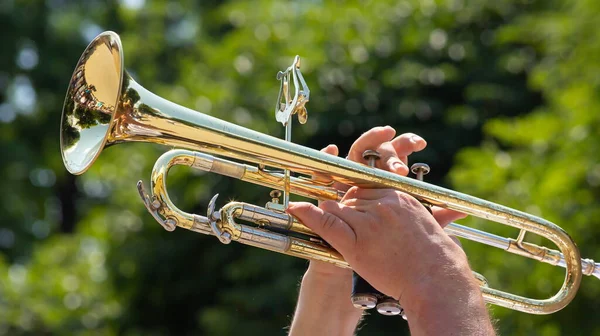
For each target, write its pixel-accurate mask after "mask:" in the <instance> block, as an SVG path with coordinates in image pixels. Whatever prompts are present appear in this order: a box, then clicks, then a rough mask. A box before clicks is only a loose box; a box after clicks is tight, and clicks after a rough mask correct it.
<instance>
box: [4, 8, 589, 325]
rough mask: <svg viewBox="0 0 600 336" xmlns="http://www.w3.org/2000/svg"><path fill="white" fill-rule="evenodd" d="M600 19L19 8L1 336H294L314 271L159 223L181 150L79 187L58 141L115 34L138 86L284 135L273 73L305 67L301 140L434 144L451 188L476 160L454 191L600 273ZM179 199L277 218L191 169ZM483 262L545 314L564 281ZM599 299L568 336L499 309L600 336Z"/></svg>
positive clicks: (142, 157)
mask: <svg viewBox="0 0 600 336" xmlns="http://www.w3.org/2000/svg"><path fill="white" fill-rule="evenodd" d="M599 6H600V5H599V4H596V2H594V1H591V0H587V1H586V0H581V1H574V2H572V1H566V0H562V1H558V0H554V1H539V2H538V1H525V0H500V1H483V0H468V1H456V0H448V1H441V0H440V1H434V0H430V1H417V0H410V1H401V2H397V1H391V0H381V1H370V2H362V1H349V2H315V1H294V2H288V1H278V0H259V1H253V2H241V1H227V2H224V3H220V2H214V1H209V2H206V1H203V2H201V3H197V2H195V1H189V0H188V1H182V2H169V1H152V2H150V1H147V2H146V1H143V0H138V1H135V0H127V1H121V2H109V3H104V2H81V3H79V4H75V3H72V4H71V3H69V2H60V1H35V0H33V1H5V2H2V3H0V30H1V31H2V32H3V48H1V49H0V158H1V159H0V160H1V161H0V162H1V164H0V173H1V174H2V176H4V177H5V179H4V181H3V182H4V183H3V184H2V186H1V187H0V188H1V192H0V203H1V204H2V210H3V211H2V215H3V216H2V224H1V225H0V251H1V252H0V253H1V254H0V256H1V257H2V259H0V334H2V333H4V334H11V335H13V334H16V335H19V334H44V333H47V334H117V333H118V334H131V335H135V334H145V335H147V334H156V335H163V334H177V335H179V334H209V335H229V334H237V333H239V332H240V330H242V331H243V332H244V333H245V334H248V335H255V334H256V335H259V334H260V335H264V334H284V333H285V329H284V328H285V327H286V326H287V325H288V324H289V321H290V319H291V315H292V313H293V310H294V304H295V298H296V295H297V286H298V282H299V279H300V277H301V275H302V273H303V271H304V269H305V267H306V262H305V261H302V260H297V259H294V258H291V257H286V256H280V255H276V254H273V253H270V252H266V251H262V250H257V249H254V248H251V247H246V246H240V245H237V244H233V245H231V246H223V245H221V244H219V243H218V241H217V240H216V239H214V237H208V236H206V237H205V236H199V235H198V234H194V233H192V232H189V231H185V232H184V230H176V231H175V232H173V233H167V232H165V231H163V230H162V229H161V228H160V226H159V225H157V224H156V223H154V220H153V219H152V218H151V216H149V215H148V213H147V212H146V210H145V208H144V207H143V205H142V203H141V201H140V200H139V198H138V196H137V191H136V189H135V183H136V181H137V180H138V179H144V180H145V179H146V178H147V177H148V176H149V174H150V171H151V168H152V165H153V163H154V161H155V159H156V158H157V157H158V156H159V155H160V153H162V152H163V151H165V150H166V148H161V147H157V146H153V145H147V144H128V145H119V146H116V147H115V148H110V149H107V150H105V151H104V152H103V153H102V155H101V156H100V159H99V160H98V161H97V162H96V163H95V164H94V166H92V168H91V169H90V170H89V171H88V172H87V173H86V174H85V175H83V176H81V177H77V178H75V177H72V176H70V175H68V174H67V173H66V171H65V169H64V168H63V165H62V162H61V158H60V154H59V144H58V141H59V134H58V130H59V124H60V111H61V106H62V103H63V97H64V94H65V91H66V88H67V85H68V82H67V81H68V79H69V76H70V74H71V73H72V71H73V66H74V65H75V63H76V61H77V59H78V57H79V56H80V54H81V52H82V51H83V49H84V48H85V45H86V43H87V42H89V40H90V39H91V38H93V36H94V35H95V34H96V33H99V32H100V31H102V30H105V29H106V30H107V29H110V30H114V31H116V32H118V33H119V34H120V35H121V38H122V41H123V46H124V49H125V64H126V67H127V68H128V70H129V71H130V73H131V75H132V76H133V77H134V78H135V79H136V81H139V82H140V83H141V84H142V85H144V86H145V87H147V88H148V89H149V90H150V91H153V92H155V93H157V94H158V95H160V96H163V97H165V98H167V99H169V100H172V101H174V102H177V103H178V104H181V105H183V106H187V107H190V108H193V109H195V110H198V111H201V112H203V113H207V114H210V115H213V116H216V117H218V118H221V119H224V120H227V121H231V122H235V123H236V124H239V125H242V126H244V127H248V128H252V129H254V130H258V131H261V132H265V133H269V134H273V135H277V136H281V135H282V134H283V132H282V128H281V126H280V125H279V124H278V123H277V122H276V121H275V118H274V116H273V114H274V113H273V105H274V104H275V101H276V97H277V90H278V86H277V85H278V82H277V81H276V80H275V74H276V73H277V71H279V70H281V69H284V68H285V67H287V66H288V65H289V64H290V62H291V61H292V60H293V57H294V55H296V54H299V55H301V57H302V71H303V74H304V77H305V79H306V80H307V82H308V85H309V87H310V89H311V101H310V102H309V104H308V105H307V107H308V111H309V119H308V124H306V125H304V126H302V127H295V131H294V132H295V133H294V140H295V141H296V142H298V143H301V144H303V145H307V146H310V147H315V148H321V147H324V146H325V145H327V144H329V143H336V144H338V145H340V147H341V149H342V154H345V152H346V151H347V149H348V147H349V145H350V144H351V142H352V141H353V140H354V139H355V138H356V137H357V136H358V135H359V134H360V133H361V132H363V131H365V130H367V129H369V128H370V127H373V126H379V125H385V124H389V125H392V126H394V127H395V128H396V129H398V131H399V132H408V131H410V132H415V133H418V134H421V135H423V136H424V137H425V138H426V139H427V140H428V143H429V148H428V149H427V150H426V151H425V152H423V153H419V154H417V155H415V160H424V161H426V162H428V163H429V164H430V165H431V166H432V167H433V168H434V170H433V173H432V174H431V175H428V177H429V178H430V179H431V181H432V182H433V183H436V184H446V183H447V181H446V180H445V179H444V178H445V176H446V173H447V172H448V170H449V169H450V168H451V167H452V163H453V161H454V158H455V155H457V156H456V158H457V159H458V165H456V166H454V168H453V169H452V171H451V174H450V177H451V179H450V180H451V181H452V185H453V187H454V188H456V189H458V190H461V191H463V192H467V193H470V194H474V195H476V196H479V197H483V198H488V199H492V200H495V201H498V202H500V203H503V204H506V205H509V206H513V207H516V208H518V209H521V210H525V211H528V212H532V213H536V214H543V216H544V217H546V218H548V219H549V220H552V221H555V222H557V223H559V224H560V225H561V226H564V227H565V228H566V229H567V230H568V231H569V232H570V233H572V235H573V236H574V238H575V239H576V241H577V242H578V243H579V245H580V247H581V248H582V252H583V254H584V255H586V256H594V255H595V256H598V255H600V253H599V252H600V251H599V250H598V248H595V249H594V246H597V245H598V244H597V243H596V241H595V240H596V237H598V235H599V234H600V232H599V231H598V230H596V229H595V228H594V226H593V224H592V223H593V219H594V218H598V215H600V214H599V213H598V212H599V210H597V209H598V208H599V207H598V206H597V204H598V185H599V184H600V168H599V167H600V165H599V164H598V159H597V158H596V157H597V155H594V154H595V153H598V148H597V147H598V143H600V142H599V141H598V140H599V139H598V136H599V134H600V133H599V132H598V120H597V119H598V114H597V113H595V111H596V110H597V107H598V104H599V103H600V102H599V100H598V99H599V98H598V97H597V96H598V95H597V94H596V93H597V92H598V85H599V83H598V78H599V76H598V74H599V73H600V69H599V68H598V67H599V65H598V63H597V62H596V59H598V56H599V55H600V41H599V40H598V39H599V38H598V37H597V34H595V33H594V32H595V29H594V27H595V25H596V17H597V14H598V12H599V11H598V9H599ZM128 94H129V95H130V98H131V99H132V101H137V99H138V98H137V97H135V96H132V93H131V92H130V93H128ZM148 112H149V113H152V111H148ZM75 113H77V112H75ZM98 117H100V118H101V117H104V116H98ZM82 122H89V123H95V122H96V121H95V120H87V121H82ZM466 147H469V148H466ZM169 186H170V189H171V190H172V193H173V194H174V195H173V198H174V201H175V203H176V204H178V206H179V207H181V208H182V209H185V210H186V211H189V212H196V213H199V214H202V213H204V212H205V211H206V210H205V209H206V204H207V202H208V200H209V199H210V198H211V196H212V195H213V194H214V193H215V192H219V193H221V195H222V196H221V202H223V201H224V200H227V199H228V198H231V197H235V198H236V199H241V200H244V201H247V202H252V203H256V204H261V203H264V202H265V201H266V200H268V190H265V189H263V188H258V187H255V186H250V185H248V184H244V183H241V182H238V181H232V180H230V179H227V178H224V177H221V176H214V175H204V174H197V173H194V172H191V171H190V170H188V169H179V168H175V169H173V173H172V174H171V176H170V179H169ZM223 195H224V196H223ZM469 222H470V223H472V224H473V225H475V226H481V227H486V228H488V227H489V228H490V229H492V230H496V231H498V232H499V233H507V234H514V232H513V230H510V229H506V228H500V229H496V226H495V225H493V224H486V223H481V222H480V221H476V220H469ZM534 241H535V240H534ZM466 249H467V251H468V252H469V256H470V258H471V262H472V263H473V266H474V268H475V269H476V270H479V271H481V272H482V273H484V275H486V276H487V277H488V279H489V280H490V283H491V284H492V285H499V287H502V288H505V289H509V290H513V291H517V292H519V293H523V294H529V295H534V296H535V295H539V296H542V295H550V294H551V293H552V290H554V289H556V288H557V287H556V286H557V283H558V282H559V281H560V280H561V279H560V277H561V276H560V275H559V272H558V270H557V269H555V268H552V267H549V266H547V267H544V266H540V267H537V266H536V267H535V268H533V267H532V265H534V264H533V263H529V262H526V261H523V260H521V259H519V258H516V257H515V258H510V257H508V258H507V257H506V256H505V254H503V253H501V252H498V253H496V251H490V249H489V248H484V247H481V246H478V245H472V244H466ZM509 272H510V274H509ZM514 274H517V275H516V276H515V275H514ZM523 275H526V276H523ZM582 288H583V290H582V291H581V292H580V294H579V295H578V297H577V299H576V300H575V302H573V303H572V304H571V305H570V306H569V307H568V308H567V309H565V310H563V311H562V312H560V313H557V314H554V315H551V316H548V317H537V316H535V317H534V316H530V315H525V314H520V313H515V312H512V311H505V310H501V309H495V310H494V312H495V316H496V317H498V318H499V319H500V320H499V322H498V327H499V329H500V330H501V331H502V332H503V333H504V334H543V335H554V334H566V333H576V334H594V333H596V334H600V330H599V329H598V327H597V326H595V325H594V323H593V319H591V318H589V316H593V315H592V314H596V315H597V314H598V313H599V312H598V308H597V305H594V303H593V302H594V298H597V297H598V295H599V294H600V286H599V285H598V284H597V283H595V282H594V280H593V279H585V281H584V283H583V286H582ZM586 316H588V317H586ZM399 329H400V330H402V331H404V332H407V329H406V325H405V324H404V322H402V321H400V320H398V319H390V318H383V317H379V316H370V317H369V318H368V323H367V325H366V326H365V327H364V328H363V329H362V330H361V332H360V334H361V335H369V334H371V335H386V334H390V335H391V334H392V333H393V334H397V332H398V330H399Z"/></svg>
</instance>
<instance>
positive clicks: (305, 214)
mask: <svg viewBox="0 0 600 336" xmlns="http://www.w3.org/2000/svg"><path fill="white" fill-rule="evenodd" d="M328 203H333V204H335V205H337V206H338V207H339V204H338V203H337V202H333V201H326V202H323V204H326V205H328V206H329V204H328ZM333 204H332V205H331V206H333ZM287 213H289V214H290V215H292V216H294V217H296V218H298V220H299V221H300V222H301V223H302V224H304V225H305V226H307V227H308V228H310V229H311V230H313V231H314V232H315V233H316V234H318V235H319V236H321V238H323V239H325V241H327V242H328V243H329V244H330V245H331V246H332V247H333V248H334V249H336V250H337V251H338V252H340V253H341V254H342V255H349V254H350V253H352V251H353V250H354V245H355V242H356V234H355V233H354V230H352V227H351V226H350V225H348V223H346V222H345V221H343V220H342V219H341V218H339V217H338V216H336V215H334V214H333V213H331V212H327V211H324V210H323V209H321V208H318V207H316V206H315V205H313V204H311V203H307V202H294V203H290V204H289V207H288V208H287Z"/></svg>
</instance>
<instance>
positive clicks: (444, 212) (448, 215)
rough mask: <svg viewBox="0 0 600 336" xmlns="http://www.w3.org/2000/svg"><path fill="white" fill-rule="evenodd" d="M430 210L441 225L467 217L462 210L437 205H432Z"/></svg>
mask: <svg viewBox="0 0 600 336" xmlns="http://www.w3.org/2000/svg"><path fill="white" fill-rule="evenodd" d="M431 211H432V212H433V218H435V220H436V221H437V222H438V224H440V226H441V227H445V226H446V225H448V224H450V223H452V222H454V221H455V220H459V219H463V218H465V217H467V214H464V213H462V212H458V211H454V210H450V209H444V208H439V207H432V209H431Z"/></svg>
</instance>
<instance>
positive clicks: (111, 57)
mask: <svg viewBox="0 0 600 336" xmlns="http://www.w3.org/2000/svg"><path fill="white" fill-rule="evenodd" d="M277 78H278V79H279V80H280V85H281V86H280V92H279V99H278V101H277V104H276V108H275V115H276V120H277V121H278V122H281V123H282V125H283V126H285V128H286V132H285V134H286V136H285V139H279V138H275V137H272V136H269V135H265V134H262V133H259V132H256V131H253V130H250V129H247V128H244V127H240V126H238V125H235V124H232V123H228V122H225V121H222V120H219V119H217V118H214V117H212V116H209V115H206V114H203V113H200V112H197V111H193V110H191V109H188V108H185V107H182V106H179V105H176V104H174V103H172V102H170V101H168V100H166V99H163V98H161V97H159V96H157V95H155V94H153V93H152V92H150V91H148V90H146V89H145V88H143V87H142V86H141V85H139V84H138V83H136V82H135V81H134V80H133V79H132V78H131V77H130V76H129V75H128V74H127V72H126V70H125V69H124V67H123V50H122V45H121V41H120V39H119V36H118V35H117V34H116V33H114V32H104V33H102V34H100V35H99V36H97V37H96V38H95V39H94V40H93V41H92V42H91V43H90V44H89V46H88V47H87V48H86V50H85V51H84V53H83V54H82V56H81V58H80V59H79V62H78V63H77V66H76V68H75V71H74V72H73V75H72V77H71V80H70V84H69V88H68V92H67V95H66V98H65V103H64V107H63V115H62V120H61V136H60V141H61V154H62V158H63V161H64V164H65V166H66V169H67V170H68V171H69V172H70V173H72V174H77V175H78V174H82V173H84V172H85V171H86V170H87V169H88V168H89V167H90V166H91V165H92V164H93V163H94V161H95V160H96V159H97V157H98V156H99V154H100V152H101V151H102V150H103V149H104V148H105V147H108V146H112V145H115V144H118V143H124V142H150V143H157V144H162V145H166V146H170V147H175V148H177V149H174V150H170V151H168V152H166V153H165V154H163V155H162V156H161V157H160V158H159V159H158V160H157V161H156V163H155V165H154V168H153V170H152V174H151V181H150V188H149V190H146V188H145V187H144V185H143V183H142V182H141V181H140V182H138V185H137V188H138V191H139V194H140V196H141V198H142V200H143V202H144V205H145V206H146V208H147V209H148V211H149V212H150V214H151V215H152V216H153V217H154V219H156V221H157V222H158V223H159V224H160V225H162V226H163V227H164V228H165V229H166V230H168V231H173V230H174V229H175V228H176V227H181V228H185V229H188V230H191V231H195V232H198V233H202V234H206V235H214V236H216V237H217V238H218V239H219V241H220V242H222V243H225V244H228V243H230V242H232V241H236V242H239V243H243V244H247V245H251V246H255V247H259V248H263V249H266V250H270V251H274V252H279V253H284V254H287V255H291V256H295V257H300V258H305V259H310V260H320V261H326V262H329V263H332V264H335V265H337V266H339V267H345V268H349V267H350V266H349V265H348V263H347V262H346V261H345V260H344V259H343V257H342V256H341V255H340V254H339V253H338V252H337V251H336V250H334V249H333V248H331V247H330V246H329V245H328V244H327V243H326V242H325V241H324V240H323V239H322V238H321V237H319V236H318V235H316V234H315V233H314V232H313V231H311V230H310V229H309V228H307V227H306V226H304V225H303V224H302V223H300V222H299V221H298V220H296V219H295V218H293V217H292V216H290V215H288V214H287V213H286V212H285V208H286V206H287V204H288V201H289V195H290V194H295V195H301V196H305V197H308V198H311V199H315V200H338V201H339V200H341V198H342V197H343V195H344V193H343V192H342V191H340V190H338V189H336V188H334V187H333V185H334V182H340V183H343V184H345V185H351V186H359V187H364V188H392V189H396V190H399V191H402V192H405V193H408V194H410V195H411V196H413V197H415V198H416V199H418V200H419V201H421V202H422V203H424V204H428V205H431V206H438V207H443V208H447V209H452V210H456V211H459V212H462V213H465V214H468V215H471V216H476V217H480V218H483V219H486V220H490V221H494V222H497V223H499V224H504V225H508V226H511V227H515V228H517V229H519V230H520V231H519V234H518V236H517V238H515V239H513V238H505V237H500V236H497V235H494V234H491V233H488V232H485V231H480V230H477V229H474V228H470V227H466V226H462V225H459V224H456V223H452V224H450V225H449V226H448V227H447V228H446V230H447V232H448V233H449V234H452V235H456V236H458V237H462V238H465V239H469V240H472V241H475V242H479V243H482V244H486V245H489V246H492V247H496V248H501V249H503V250H506V251H507V252H509V253H514V254H517V255H520V256H523V257H527V258H531V259H535V260H538V261H541V262H544V263H548V264H551V265H555V266H559V267H563V268H565V270H566V272H565V278H564V281H563V284H562V286H561V288H560V289H559V291H558V292H557V293H556V294H555V295H554V296H552V297H550V298H547V299H533V298H527V297H523V296H519V295H516V294H512V293H508V292H504V291H500V290H497V289H494V288H491V287H489V286H487V284H486V283H485V281H483V280H482V281H481V283H482V285H481V293H482V295H483V297H484V299H485V301H486V302H487V303H491V304H495V305H498V306H502V307H506V308H509V309H514V310H517V311H521V312H526V313H531V314H550V313H553V312H556V311H558V310H560V309H562V308H564V307H565V306H566V305H568V304H569V302H571V300H573V298H574V297H575V295H576V293H577V290H578V289H579V286H580V283H581V279H582V277H583V275H593V276H595V277H596V278H600V264H598V263H595V262H594V261H593V260H591V259H582V258H581V257H580V254H579V250H578V248H577V246H576V245H575V243H574V242H573V240H572V239H571V238H570V237H569V235H568V234H567V233H566V232H565V231H564V230H563V229H561V228H560V227H559V226H557V225H556V224H554V223H551V222H549V221H547V220H544V219H542V218H539V217H536V216H533V215H530V214H527V213H524V212H521V211H518V210H514V209H511V208H508V207H505V206H502V205H499V204H495V203H492V202H489V201H486V200H483V199H479V198H476V197H473V196H470V195H466V194H462V193H459V192H456V191H452V190H449V189H445V188H441V187H439V186H435V185H432V184H429V183H426V182H423V181H421V180H420V179H412V178H408V177H404V176H398V175H396V174H393V173H390V172H387V171H384V170H380V169H376V168H373V167H371V166H367V165H363V164H360V163H356V162H351V161H349V160H346V159H343V158H339V157H336V156H333V155H329V154H326V153H322V152H320V151H317V150H314V149H310V148H307V147H303V146H300V145H298V144H295V143H292V142H291V141H290V140H291V125H292V121H293V119H294V118H295V116H296V117H297V118H298V120H299V121H300V123H304V122H306V121H307V117H308V114H307V111H306V103H307V102H308V101H309V98H310V91H309V90H308V87H307V86H306V83H305V82H304V78H303V77H302V74H301V72H300V59H299V58H298V57H296V58H295V59H294V61H293V63H292V65H291V66H290V67H289V68H287V69H286V70H285V71H281V72H279V73H278V75H277ZM232 160H235V161H232ZM174 165H185V166H189V167H192V168H194V169H200V170H203V171H206V172H210V173H216V174H221V175H224V176H227V177H231V178H237V179H240V180H243V181H247V182H251V183H254V184H258V185H261V186H264V187H268V188H270V189H273V191H272V192H271V194H270V195H271V197H272V200H271V201H270V202H268V203H267V204H266V205H265V206H264V207H261V206H257V205H253V204H247V203H244V202H229V203H227V204H226V205H224V206H223V207H221V208H220V209H218V210H217V209H216V207H215V206H216V201H217V196H218V195H215V196H214V197H213V198H212V200H211V201H210V203H209V205H208V209H207V213H206V214H205V215H200V214H192V213H187V212H184V211H182V210H180V209H179V208H177V206H176V205H175V204H174V203H173V202H172V201H171V199H170V198H169V194H168V191H167V184H166V179H167V175H168V172H169V169H170V168H171V167H173V166H174ZM421 175H422V171H421ZM528 232H530V233H533V234H537V235H540V236H542V237H544V238H546V239H548V240H550V241H552V242H553V243H554V244H555V245H556V246H557V247H558V250H553V249H549V248H547V247H544V246H538V245H535V244H532V243H528V242H526V241H525V235H526V233H528Z"/></svg>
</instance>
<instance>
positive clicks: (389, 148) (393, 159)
mask: <svg viewBox="0 0 600 336" xmlns="http://www.w3.org/2000/svg"><path fill="white" fill-rule="evenodd" d="M375 150H376V151H377V152H378V153H379V155H380V159H379V160H377V168H379V169H383V170H387V171H390V172H392V173H396V174H398V175H402V176H406V175H408V167H407V166H406V163H405V162H403V161H402V160H401V159H400V158H399V157H398V154H397V153H396V149H395V148H394V146H393V145H392V143H391V142H390V141H386V142H384V143H382V144H381V145H379V147H377V148H376V149H375Z"/></svg>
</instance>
